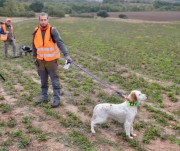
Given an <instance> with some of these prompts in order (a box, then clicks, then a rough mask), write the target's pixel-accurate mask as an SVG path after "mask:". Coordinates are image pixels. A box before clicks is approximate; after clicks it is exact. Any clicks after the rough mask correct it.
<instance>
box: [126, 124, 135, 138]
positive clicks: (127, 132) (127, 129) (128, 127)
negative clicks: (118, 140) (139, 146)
mask: <svg viewBox="0 0 180 151" xmlns="http://www.w3.org/2000/svg"><path fill="white" fill-rule="evenodd" d="M124 129H125V132H126V136H128V137H129V138H130V139H133V137H131V135H130V134H131V133H130V131H131V123H130V122H128V121H126V122H125V123H124Z"/></svg>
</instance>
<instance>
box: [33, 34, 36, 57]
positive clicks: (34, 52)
mask: <svg viewBox="0 0 180 151" xmlns="http://www.w3.org/2000/svg"><path fill="white" fill-rule="evenodd" d="M34 35H35V33H33V39H32V52H33V59H36V58H37V49H36V47H35V45H34Z"/></svg>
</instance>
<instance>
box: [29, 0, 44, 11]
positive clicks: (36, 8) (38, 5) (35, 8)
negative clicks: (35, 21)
mask: <svg viewBox="0 0 180 151" xmlns="http://www.w3.org/2000/svg"><path fill="white" fill-rule="evenodd" d="M29 8H30V10H33V11H35V12H41V11H42V9H43V8H44V4H43V3H42V2H40V1H37V2H33V3H32V4H31V5H29Z"/></svg>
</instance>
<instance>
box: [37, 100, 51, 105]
mask: <svg viewBox="0 0 180 151" xmlns="http://www.w3.org/2000/svg"><path fill="white" fill-rule="evenodd" d="M41 103H48V99H44V98H40V99H38V100H37V101H36V102H35V104H36V105H38V104H41Z"/></svg>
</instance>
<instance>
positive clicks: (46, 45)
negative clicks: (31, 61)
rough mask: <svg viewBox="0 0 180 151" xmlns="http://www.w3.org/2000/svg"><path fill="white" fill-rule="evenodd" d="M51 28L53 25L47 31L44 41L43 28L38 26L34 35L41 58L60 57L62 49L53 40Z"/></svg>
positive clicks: (49, 59)
mask: <svg viewBox="0 0 180 151" xmlns="http://www.w3.org/2000/svg"><path fill="white" fill-rule="evenodd" d="M50 28H51V26H49V27H48V28H47V30H46V31H45V35H44V41H43V38H42V31H41V29H40V28H38V29H37V28H36V29H37V31H36V33H35V35H34V45H35V47H36V49H37V58H38V59H39V60H45V61H52V60H55V59H58V58H60V51H59V49H58V47H57V44H56V43H54V42H53V40H52V37H51V30H50Z"/></svg>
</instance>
